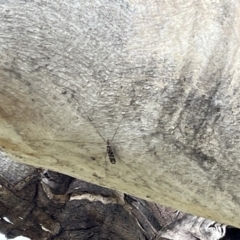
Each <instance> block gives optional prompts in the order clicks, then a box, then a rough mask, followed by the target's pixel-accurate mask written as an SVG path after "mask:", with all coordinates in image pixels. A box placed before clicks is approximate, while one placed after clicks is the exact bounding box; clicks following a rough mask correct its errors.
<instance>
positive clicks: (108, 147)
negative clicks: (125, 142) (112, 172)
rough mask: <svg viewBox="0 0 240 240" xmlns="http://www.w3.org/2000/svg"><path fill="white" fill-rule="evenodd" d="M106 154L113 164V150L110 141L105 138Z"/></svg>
mask: <svg viewBox="0 0 240 240" xmlns="http://www.w3.org/2000/svg"><path fill="white" fill-rule="evenodd" d="M107 154H108V158H109V161H110V162H111V163H112V164H115V163H116V159H115V156H114V152H113V150H112V146H111V144H110V141H109V140H108V139H107Z"/></svg>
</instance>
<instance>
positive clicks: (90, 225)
mask: <svg viewBox="0 0 240 240" xmlns="http://www.w3.org/2000/svg"><path fill="white" fill-rule="evenodd" d="M0 159H1V162H0V166H1V168H0V185H1V187H0V223H1V224H0V231H1V232H2V233H4V234H5V235H6V236H7V237H8V238H14V237H16V236H19V235H23V236H26V237H29V238H30V239H32V240H38V239H39V240H66V239H71V240H90V239H92V240H94V239H96V240H99V239H104V240H108V239H109V240H114V239H116V240H119V239H122V240H124V239H126V240H135V239H136V240H140V239H142V240H173V239H174V240H198V239H205V240H219V239H225V238H222V237H225V236H226V234H225V233H226V226H225V225H222V224H218V223H216V222H214V221H211V220H207V219H203V218H201V217H196V216H192V215H190V214H184V213H182V212H179V211H176V210H173V209H171V208H168V207H164V206H161V205H157V204H155V203H151V202H147V201H144V200H142V199H139V198H136V197H133V196H130V195H127V194H124V193H120V192H118V191H114V190H110V189H107V188H103V187H100V186H97V185H94V184H90V183H87V182H85V181H81V180H78V179H74V178H72V177H69V176H66V175H63V174H60V173H57V172H53V171H48V170H44V171H43V170H41V169H34V168H32V167H29V166H27V165H22V164H19V163H16V162H13V161H11V160H10V159H9V158H7V157H6V156H5V155H4V154H3V153H0ZM9 167H10V168H11V169H12V171H11V173H10V172H9V171H6V170H7V169H9ZM13 174H14V175H13ZM19 179H21V182H22V184H21V188H19ZM6 218H7V219H6ZM9 221H10V222H9ZM230 239H231V240H234V238H230Z"/></svg>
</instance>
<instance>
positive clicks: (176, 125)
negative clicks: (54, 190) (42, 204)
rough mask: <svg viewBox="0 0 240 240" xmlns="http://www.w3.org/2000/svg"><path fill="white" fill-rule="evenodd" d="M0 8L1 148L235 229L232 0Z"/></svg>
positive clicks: (235, 9)
mask: <svg viewBox="0 0 240 240" xmlns="http://www.w3.org/2000/svg"><path fill="white" fill-rule="evenodd" d="M0 6H1V8H0V20H1V29H0V54H1V57H0V59H1V61H0V103H1V104H0V146H1V149H2V150H4V151H5V152H8V153H9V154H11V156H12V157H14V159H15V160H17V161H19V162H22V163H26V164H30V165H33V166H35V167H42V168H46V169H51V170H54V171H57V172H61V173H64V174H67V175H69V176H71V177H74V178H80V179H83V180H85V181H88V182H92V183H95V184H98V185H102V186H107V187H110V188H112V189H117V190H119V191H123V192H127V193H130V194H131V195H135V196H138V197H141V198H144V199H148V200H151V201H155V202H157V203H160V204H163V205H167V206H171V207H173V208H175V209H180V210H182V211H185V212H188V213H192V214H195V215H200V216H202V217H205V218H211V219H214V220H216V221H218V222H223V223H226V224H231V225H234V226H238V227H239V226H240V221H239V217H238V213H237V211H236V209H239V207H240V202H239V199H240V193H239V191H238V188H237V186H238V185H239V184H240V178H239V176H240V175H239V157H238V156H239V154H240V152H239V151H240V150H239V149H240V148H239V137H240V136H239V129H240V121H239V119H240V111H239V106H240V105H239V91H238V89H239V81H238V79H239V71H238V66H239V60H238V59H240V58H239V57H240V56H239V40H238V39H239V22H240V21H239V4H238V2H237V1H227V2H226V1H223V0H220V1H214V0H213V1H208V0H203V1H197V2H194V1H193V2H189V1H188V0H184V1H164V0H159V1H155V0H149V1H147V2H146V1H135V0H127V1H110V0H109V1H107V0H106V1H103V0H99V1H81V2H79V1H75V0H73V1H64V0H58V1H54V2H50V1H37V2H28V1H26V2H24V1H23V2H21V4H20V3H17V2H14V1H11V2H8V1H6V2H4V1H3V2H1V5H0ZM108 140H109V146H108V154H107V142H108ZM109 153H111V154H110V155H111V156H110V160H111V159H112V160H113V159H114V160H115V161H116V164H111V163H110V162H109V159H108V156H107V155H109ZM111 157H112V158H111Z"/></svg>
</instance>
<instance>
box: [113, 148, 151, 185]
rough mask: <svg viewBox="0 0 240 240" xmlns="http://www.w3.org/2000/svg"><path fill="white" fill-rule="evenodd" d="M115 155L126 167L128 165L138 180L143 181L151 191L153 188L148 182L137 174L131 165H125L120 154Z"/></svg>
mask: <svg viewBox="0 0 240 240" xmlns="http://www.w3.org/2000/svg"><path fill="white" fill-rule="evenodd" d="M115 155H116V156H117V157H118V159H119V160H120V161H121V162H122V163H123V164H124V165H126V166H127V167H128V168H130V169H131V171H132V172H133V173H134V174H136V175H137V176H138V178H140V179H141V181H142V182H143V183H144V185H145V186H147V187H148V188H149V189H151V187H150V186H149V185H148V184H147V182H146V181H145V180H144V179H143V178H142V177H141V176H140V175H139V174H138V173H137V172H135V171H134V170H133V168H132V167H131V166H130V165H129V164H127V163H125V162H124V161H123V160H122V159H121V158H120V157H119V156H118V154H117V153H116V152H115Z"/></svg>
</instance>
